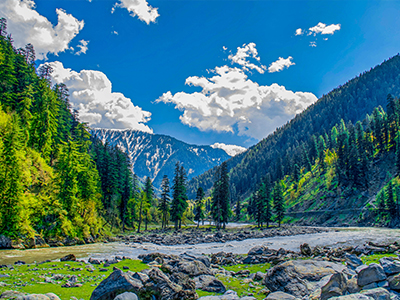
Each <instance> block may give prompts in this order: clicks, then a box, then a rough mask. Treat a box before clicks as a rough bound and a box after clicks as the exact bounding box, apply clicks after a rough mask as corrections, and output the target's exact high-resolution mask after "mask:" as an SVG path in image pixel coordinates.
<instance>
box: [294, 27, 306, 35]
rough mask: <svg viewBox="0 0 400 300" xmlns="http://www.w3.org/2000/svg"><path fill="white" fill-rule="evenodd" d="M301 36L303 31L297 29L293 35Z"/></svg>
mask: <svg viewBox="0 0 400 300" xmlns="http://www.w3.org/2000/svg"><path fill="white" fill-rule="evenodd" d="M303 34H304V31H303V29H301V28H297V29H296V33H295V34H294V35H303Z"/></svg>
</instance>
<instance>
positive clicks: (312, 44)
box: [309, 42, 317, 47]
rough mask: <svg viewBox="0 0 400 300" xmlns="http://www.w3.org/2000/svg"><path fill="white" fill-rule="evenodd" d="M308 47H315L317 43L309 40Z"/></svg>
mask: <svg viewBox="0 0 400 300" xmlns="http://www.w3.org/2000/svg"><path fill="white" fill-rule="evenodd" d="M309 46H310V47H317V43H316V42H310V45H309Z"/></svg>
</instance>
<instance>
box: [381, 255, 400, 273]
mask: <svg viewBox="0 0 400 300" xmlns="http://www.w3.org/2000/svg"><path fill="white" fill-rule="evenodd" d="M379 263H380V264H381V266H382V268H383V271H384V272H385V273H386V275H388V276H390V275H393V274H398V273H400V261H399V260H397V259H394V258H393V257H383V258H381V259H380V260H379Z"/></svg>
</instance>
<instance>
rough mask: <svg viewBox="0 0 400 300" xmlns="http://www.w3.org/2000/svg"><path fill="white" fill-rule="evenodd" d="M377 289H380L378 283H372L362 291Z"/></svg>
mask: <svg viewBox="0 0 400 300" xmlns="http://www.w3.org/2000/svg"><path fill="white" fill-rule="evenodd" d="M377 287H379V286H378V283H377V282H371V283H368V284H367V285H364V286H363V287H362V289H363V290H370V289H376V288H377Z"/></svg>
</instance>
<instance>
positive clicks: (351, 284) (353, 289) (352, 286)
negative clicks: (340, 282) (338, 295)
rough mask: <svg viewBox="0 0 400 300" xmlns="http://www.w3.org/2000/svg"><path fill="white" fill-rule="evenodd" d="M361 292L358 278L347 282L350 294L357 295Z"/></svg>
mask: <svg viewBox="0 0 400 300" xmlns="http://www.w3.org/2000/svg"><path fill="white" fill-rule="evenodd" d="M360 290H361V288H360V287H359V285H358V284H357V276H354V277H352V278H350V279H349V280H347V291H348V292H349V294H356V293H358V292H359V291H360Z"/></svg>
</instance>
